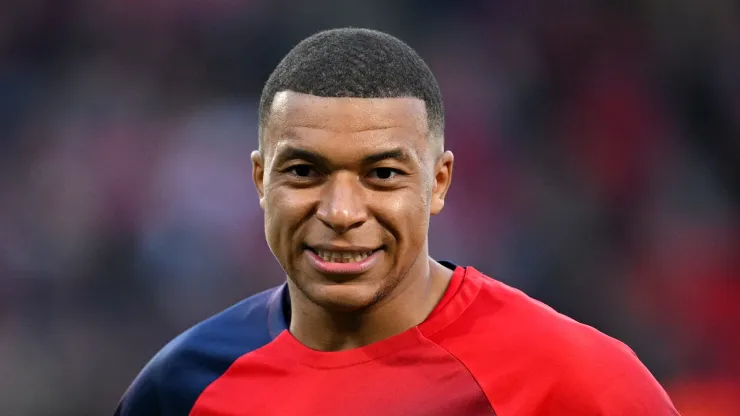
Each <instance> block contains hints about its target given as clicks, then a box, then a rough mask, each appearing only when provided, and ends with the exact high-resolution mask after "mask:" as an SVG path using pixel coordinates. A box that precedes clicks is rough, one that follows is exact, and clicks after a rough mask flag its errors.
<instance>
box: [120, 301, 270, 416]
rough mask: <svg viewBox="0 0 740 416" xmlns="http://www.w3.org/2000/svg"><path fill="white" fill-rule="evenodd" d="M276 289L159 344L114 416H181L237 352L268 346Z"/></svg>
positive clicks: (236, 305) (241, 303)
mask: <svg viewBox="0 0 740 416" xmlns="http://www.w3.org/2000/svg"><path fill="white" fill-rule="evenodd" d="M282 290H283V289H282V287H276V288H272V289H270V290H267V291H265V292H262V293H259V294H256V295H254V296H251V297H249V298H247V299H245V300H243V301H241V302H239V303H237V304H235V305H233V306H231V307H230V308H228V309H226V310H224V311H223V312H221V313H219V314H217V315H214V316H212V317H211V318H209V319H207V320H205V321H203V322H200V323H198V324H197V325H195V326H193V327H191V328H190V329H188V330H187V331H185V332H183V333H182V334H180V335H179V336H177V337H176V338H174V339H173V340H172V341H170V342H169V343H168V344H167V345H166V346H165V347H163V348H162V349H161V350H160V351H159V352H158V353H157V354H156V355H155V356H154V357H153V358H152V359H151V360H150V361H149V362H148V363H147V364H146V365H145V366H144V368H143V369H142V370H141V372H140V373H139V375H138V376H137V377H136V379H135V380H134V381H133V383H132V384H131V385H130V386H129V388H128V390H127V391H126V393H125V394H124V396H123V398H122V399H121V402H120V403H119V406H118V409H117V410H116V415H117V416H129V415H137V416H179V415H187V414H189V412H190V408H191V407H192V405H193V403H194V402H195V400H196V399H197V397H198V395H200V393H201V392H202V391H203V390H204V389H205V388H206V387H207V386H208V385H209V384H211V383H212V382H213V381H214V380H215V379H217V378H218V377H219V376H221V375H222V374H223V373H224V372H225V371H226V370H227V369H228V368H229V366H230V365H231V364H232V363H233V362H234V361H235V360H236V359H237V358H239V357H241V356H242V355H244V354H246V353H249V352H251V351H253V350H256V349H258V348H260V347H262V346H264V345H266V344H268V343H269V342H270V341H271V340H272V339H273V338H274V337H275V336H277V333H276V332H279V329H277V328H273V329H271V327H270V325H269V322H270V320H271V319H274V317H271V316H270V315H271V312H272V311H271V309H273V308H272V307H271V306H272V304H274V303H277V304H279V300H278V301H277V302H275V297H279V296H281V294H282Z"/></svg>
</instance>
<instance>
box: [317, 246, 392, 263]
mask: <svg viewBox="0 0 740 416" xmlns="http://www.w3.org/2000/svg"><path fill="white" fill-rule="evenodd" d="M304 249H305V250H308V251H310V252H311V253H313V254H315V255H316V256H318V257H320V258H321V260H323V261H325V262H328V263H359V262H361V261H363V260H365V259H367V258H368V257H370V256H372V255H373V254H374V253H376V252H378V251H380V250H382V249H383V247H379V248H376V249H371V250H367V249H358V250H351V251H348V250H326V249H320V248H314V247H309V246H305V247H304Z"/></svg>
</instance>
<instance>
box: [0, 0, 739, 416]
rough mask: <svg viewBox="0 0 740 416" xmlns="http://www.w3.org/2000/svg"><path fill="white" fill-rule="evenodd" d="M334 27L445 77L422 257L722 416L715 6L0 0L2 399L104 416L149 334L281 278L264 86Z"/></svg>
mask: <svg viewBox="0 0 740 416" xmlns="http://www.w3.org/2000/svg"><path fill="white" fill-rule="evenodd" d="M347 25H354V26H365V27H371V28H376V29H381V30H386V31H389V32H390V33H392V34H395V35H397V36H399V37H401V38H402V39H404V40H406V41H407V42H409V43H410V44H411V45H412V46H414V47H415V48H416V49H417V50H418V51H419V52H420V54H421V55H422V56H423V57H424V58H425V59H426V60H427V61H428V63H429V64H430V66H431V67H432V69H433V70H434V72H435V73H436V75H437V77H438V80H439V82H440V84H441V87H442V90H443V93H444V96H445V104H446V109H447V120H448V122H447V135H446V137H447V144H448V148H449V149H451V150H452V151H453V152H454V153H455V154H456V157H457V158H456V160H457V164H456V168H455V177H454V179H455V180H454V182H453V187H452V190H451V193H450V195H449V202H448V206H447V208H446V210H445V212H444V213H443V215H441V216H440V217H437V218H435V219H434V220H433V224H432V232H431V233H432V237H431V251H432V254H433V255H434V256H435V257H437V258H440V259H450V260H454V261H456V262H458V263H462V264H470V265H474V266H476V267H477V268H478V269H480V270H482V271H484V272H486V273H487V274H490V275H492V276H494V277H497V278H498V279H500V280H503V281H504V282H507V283H509V284H511V285H513V286H515V287H518V288H521V289H523V290H525V291H526V292H527V293H529V294H531V295H532V296H534V297H536V298H538V299H540V300H543V301H545V302H546V303H549V304H550V305H552V306H554V307H555V308H556V309H557V310H559V311H562V312H565V313H567V314H569V315H571V316H573V317H575V318H576V319H578V320H580V321H583V322H585V323H588V324H590V325H593V326H596V327H597V328H599V329H601V330H602V331H604V332H606V333H608V334H610V335H613V336H615V337H618V338H620V339H622V340H623V341H625V342H627V343H628V344H629V345H630V346H631V347H632V348H633V349H634V350H635V351H637V353H638V354H639V356H640V357H641V358H642V359H643V361H644V362H645V363H646V364H647V365H648V367H649V368H650V369H651V370H652V371H653V373H654V374H655V375H656V376H657V377H658V378H659V380H660V381H661V382H662V383H664V385H665V386H666V387H667V388H668V389H669V391H670V392H671V394H672V395H673V398H674V400H675V402H676V404H677V406H678V407H679V409H680V410H681V411H682V412H683V414H684V415H685V416H694V415H712V416H714V415H717V416H724V415H737V409H738V408H740V403H738V401H739V400H740V399H739V398H740V389H739V388H738V377H740V376H739V374H740V354H739V352H740V331H739V330H738V329H739V328H740V307H739V306H738V299H740V276H739V274H740V273H739V271H740V256H739V255H738V253H740V233H738V225H739V224H738V221H739V220H740V215H739V212H740V210H738V208H739V206H740V183H739V180H740V172H739V171H740V54H739V53H738V52H740V10H739V6H738V4H737V3H736V2H733V1H732V0H711V1H703V2H700V1H698V0H695V1H691V0H681V1H676V0H671V1H669V0H646V1H641V2H637V1H586V0H569V1H564V0H526V1H525V0H518V1H511V0H509V1H501V0H498V1H490V0H479V1H474V0H465V1H463V0H458V1H442V0H403V1H400V0H382V1H380V0H375V1H348V0H313V1H292V2H288V1H284V0H209V1H204V0H177V1H176V0H170V1H168V0H127V1H124V0H71V1H54V0H25V1H10V2H1V3H0V414H2V415H22V416H45V415H54V416H65V415H70V416H72V415H74V416H85V415H102V414H111V413H112V410H113V408H114V406H115V403H116V401H117V400H118V398H119V397H120V395H121V394H122V393H123V391H124V389H125V388H126V386H127V385H128V383H129V382H130V381H131V380H132V378H133V377H134V376H135V375H136V373H137V372H138V371H139V369H140V368H141V367H142V366H143V365H144V363H145V362H146V361H147V359H148V358H149V357H150V356H151V355H152V354H153V353H154V352H155V351H157V350H158V349H159V348H160V347H161V346H162V345H163V344H164V343H165V342H166V341H167V340H169V339H170V338H172V337H173V336H174V335H175V334H177V333H178V332H179V331H181V330H183V329H185V328H186V327H188V326H190V325H191V324H193V323H195V322H196V321H198V320H200V319H202V318H205V317H207V316H208V315H210V314H212V313H214V312H217V311H219V310H221V309H223V308H224V307H226V306H227V305H229V304H231V303H233V302H235V301H237V300H239V299H241V298H243V297H245V296H247V295H249V294H252V293H254V292H256V291H259V290H261V289H265V288H267V287H269V286H272V285H275V284H278V283H280V281H281V280H282V279H283V275H282V274H281V272H280V270H279V268H278V266H277V264H276V262H275V261H274V260H273V258H272V257H271V254H270V252H269V250H268V249H267V246H266V244H265V242H264V240H263V226H262V214H261V211H260V210H259V206H258V204H257V199H256V196H255V192H254V190H253V187H252V182H251V179H250V168H251V167H250V162H249V152H250V151H251V150H252V149H254V148H255V146H256V143H257V139H256V132H257V128H256V104H257V101H258V96H259V93H260V88H261V86H262V84H263V83H264V81H265V80H266V79H267V76H268V75H269V73H270V71H271V70H272V68H273V67H274V66H275V65H276V64H277V62H278V60H279V59H280V58H281V57H282V55H283V54H285V53H286V52H287V51H288V50H289V48H290V47H291V46H292V45H294V44H295V43H296V42H298V41H299V40H300V39H302V38H304V37H305V36H307V35H309V34H311V33H313V32H315V31H318V30H320V29H325V28H330V27H337V26H347Z"/></svg>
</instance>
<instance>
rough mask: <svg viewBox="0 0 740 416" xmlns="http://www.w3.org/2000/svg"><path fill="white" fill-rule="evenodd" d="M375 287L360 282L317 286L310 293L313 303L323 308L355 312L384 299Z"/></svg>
mask: <svg viewBox="0 0 740 416" xmlns="http://www.w3.org/2000/svg"><path fill="white" fill-rule="evenodd" d="M381 293H382V292H381V290H380V288H378V287H375V285H369V284H367V283H359V282H346V283H334V284H327V283H322V284H317V285H315V286H314V287H312V288H311V289H310V290H309V291H308V293H307V294H308V295H309V297H310V298H311V300H312V301H313V302H315V303H316V304H318V305H320V306H321V307H323V308H326V309H329V310H336V311H345V312H354V311H359V310H362V309H365V308H368V307H370V306H372V305H374V304H375V303H377V301H378V300H379V299H380V298H381V297H382V296H381Z"/></svg>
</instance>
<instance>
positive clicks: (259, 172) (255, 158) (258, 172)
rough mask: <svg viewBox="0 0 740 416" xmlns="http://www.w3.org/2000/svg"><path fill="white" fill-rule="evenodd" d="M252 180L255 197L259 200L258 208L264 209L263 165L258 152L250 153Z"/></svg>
mask: <svg viewBox="0 0 740 416" xmlns="http://www.w3.org/2000/svg"><path fill="white" fill-rule="evenodd" d="M252 180H253V181H254V187H255V188H256V189H257V195H258V196H259V199H260V207H262V209H264V208H265V206H264V201H265V165H264V161H263V160H262V155H261V154H260V152H259V150H255V151H253V152H252Z"/></svg>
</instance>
